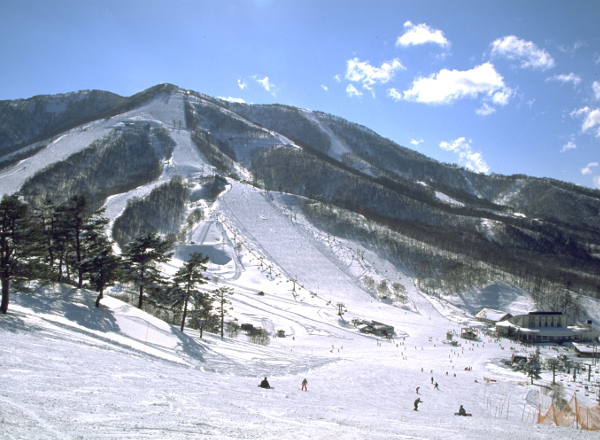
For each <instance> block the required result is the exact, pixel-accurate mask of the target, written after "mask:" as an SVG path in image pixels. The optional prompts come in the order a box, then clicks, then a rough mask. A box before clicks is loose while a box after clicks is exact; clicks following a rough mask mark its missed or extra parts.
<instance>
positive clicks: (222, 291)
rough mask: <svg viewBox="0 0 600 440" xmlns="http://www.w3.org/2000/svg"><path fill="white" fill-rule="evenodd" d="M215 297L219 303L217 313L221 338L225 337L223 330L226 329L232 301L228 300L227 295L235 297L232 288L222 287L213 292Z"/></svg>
mask: <svg viewBox="0 0 600 440" xmlns="http://www.w3.org/2000/svg"><path fill="white" fill-rule="evenodd" d="M212 293H213V297H214V299H215V300H216V302H217V312H218V314H219V318H220V321H221V322H220V327H221V337H223V335H224V332H223V329H224V327H225V315H226V314H227V312H228V310H229V307H230V305H231V301H229V300H228V299H227V295H233V289H232V288H231V287H220V288H218V289H215V290H213V291H212Z"/></svg>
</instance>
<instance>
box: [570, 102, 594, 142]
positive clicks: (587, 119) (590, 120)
mask: <svg viewBox="0 0 600 440" xmlns="http://www.w3.org/2000/svg"><path fill="white" fill-rule="evenodd" d="M571 117H579V118H581V117H583V118H584V121H583V124H582V125H581V131H584V132H585V131H588V130H589V129H591V128H594V127H596V126H598V129H597V131H596V137H599V138H600V109H594V110H592V109H591V108H589V107H583V108H580V109H579V110H575V111H572V112H571Z"/></svg>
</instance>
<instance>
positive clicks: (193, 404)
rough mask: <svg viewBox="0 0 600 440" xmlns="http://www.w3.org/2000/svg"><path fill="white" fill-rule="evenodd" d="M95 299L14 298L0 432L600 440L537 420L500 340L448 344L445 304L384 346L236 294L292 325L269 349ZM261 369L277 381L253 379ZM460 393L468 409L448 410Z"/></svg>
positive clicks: (308, 314)
mask: <svg viewBox="0 0 600 440" xmlns="http://www.w3.org/2000/svg"><path fill="white" fill-rule="evenodd" d="M249 271H251V270H249ZM258 272H260V271H258ZM257 275H258V274H254V276H257ZM95 296H96V295H95V293H93V292H88V291H85V290H77V289H75V288H72V287H67V286H63V285H54V286H48V287H44V288H42V287H38V289H37V290H36V292H35V295H33V296H29V295H25V294H14V295H13V297H12V303H11V309H10V313H9V314H8V315H6V316H3V317H2V319H0V331H1V332H2V339H3V344H2V348H1V349H0V350H1V353H2V354H1V357H0V359H1V365H2V369H1V373H0V402H2V404H1V405H0V420H2V433H1V434H0V438H27V439H75V438H86V439H101V438H102V439H104V438H115V439H118V438H140V439H142V438H143V439H148V438H155V439H185V438H216V439H282V438H283V439H292V438H293V439H298V438H300V439H309V438H312V439H330V438H334V437H339V436H343V437H344V438H348V439H365V438H373V439H391V438H410V439H494V438H498V439H500V438H514V439H564V438H580V439H587V438H596V436H597V434H595V433H590V432H581V431H576V430H572V429H567V428H556V427H551V426H538V425H534V424H533V423H532V419H533V417H534V413H535V410H536V408H537V405H538V404H539V403H540V402H541V401H543V399H542V397H540V395H539V391H540V387H538V386H531V385H529V384H528V379H527V378H525V377H524V376H523V375H522V374H518V373H513V372H511V371H509V370H506V369H505V368H503V367H501V366H500V364H499V363H498V359H499V358H505V357H506V356H507V355H508V354H509V345H510V344H509V343H508V341H498V342H494V341H490V340H487V339H486V340H484V341H480V342H476V343H473V344H472V343H470V342H467V341H464V340H463V341H461V345H460V346H458V347H452V346H448V345H445V344H443V343H442V342H441V338H442V337H443V336H444V335H443V333H445V332H444V331H445V330H447V329H454V330H457V329H458V327H457V325H456V323H453V322H452V321H450V320H448V319H447V318H445V317H444V316H443V315H442V314H439V313H434V314H432V316H420V315H419V316H420V319H414V317H412V316H411V314H410V313H409V312H403V313H404V317H405V318H404V319H402V322H403V324H402V325H400V326H398V328H397V335H403V336H404V337H396V338H394V339H393V340H392V341H386V340H384V341H382V340H380V339H378V338H376V337H374V336H371V335H363V334H360V333H358V332H357V331H356V330H355V329H354V328H353V327H352V326H351V325H348V324H347V323H343V322H340V320H339V319H338V318H339V317H337V316H336V315H334V314H332V313H327V312H326V313H323V312H324V309H323V308H320V307H316V306H315V305H311V304H307V303H301V302H297V301H294V300H293V299H290V298H289V297H288V298H285V297H283V296H282V297H277V296H276V295H269V294H267V295H265V296H258V295H256V293H255V292H252V291H251V289H246V290H245V289H237V290H236V293H235V294H234V296H233V297H232V299H233V300H234V310H236V314H237V316H238V317H240V318H242V319H244V318H246V317H248V316H249V315H250V314H253V315H254V316H255V317H256V318H259V317H262V319H266V320H271V321H272V322H274V323H276V324H275V325H276V326H280V325H284V324H286V325H287V326H288V327H287V329H288V330H290V333H289V334H288V335H287V336H286V337H285V338H277V337H273V338H272V342H271V344H270V345H269V346H266V347H265V346H260V345H255V344H252V343H250V342H249V341H248V340H247V338H246V337H245V336H243V335H238V337H236V338H233V339H232V338H228V337H225V338H224V339H222V340H221V339H220V338H219V337H218V336H216V335H212V334H206V333H205V337H204V339H200V338H199V337H198V336H199V335H198V332H197V331H192V330H186V332H185V333H181V332H180V331H179V330H178V329H177V327H176V326H171V325H169V324H166V323H164V322H162V321H160V320H158V319H156V318H154V317H152V316H149V315H147V314H146V313H144V312H141V311H139V310H137V309H136V308H134V307H132V306H129V305H127V304H125V303H122V302H121V301H119V300H116V299H113V298H106V299H104V300H103V301H102V306H101V308H99V309H97V308H95V307H94V300H95ZM434 303H435V301H434ZM382 307H384V308H385V307H389V306H385V305H384V306H382ZM431 307H432V309H431V310H433V309H435V308H436V307H439V305H435V304H432V305H431ZM412 315H414V314H412ZM265 328H266V327H265ZM503 348H504V349H503ZM516 348H517V349H522V348H520V347H516ZM466 366H470V367H472V371H465V370H464V367H466ZM453 367H454V368H453ZM421 369H423V371H421ZM446 371H448V372H449V375H448V376H446V374H445V372H446ZM455 373H456V377H454V374H455ZM265 376H267V377H268V378H269V381H270V384H271V386H273V387H274V389H273V390H263V389H260V388H258V387H257V385H258V383H259V382H260V380H261V379H262V378H263V377H265ZM485 377H488V378H490V379H493V380H494V382H486V381H485V379H484V378H485ZM303 378H307V379H308V391H307V392H304V391H301V390H300V382H301V381H302V379H303ZM431 378H434V381H436V382H437V383H438V384H439V390H435V389H434V388H433V385H432V384H431ZM546 379H548V377H547V375H546ZM563 379H564V380H567V379H566V378H563ZM416 387H420V389H419V395H418V396H417V394H416V391H415V389H416ZM417 397H420V398H421V400H422V401H423V402H422V403H421V404H420V406H419V411H418V412H417V411H414V410H413V405H412V403H413V400H414V399H416V398H417ZM579 398H580V399H583V400H584V399H586V397H585V396H584V395H583V393H581V396H580V397H579ZM588 402H589V403H590V404H591V401H590V399H589V398H588ZM461 404H462V405H464V407H465V408H466V409H467V411H468V412H470V413H472V414H473V417H471V418H458V417H455V416H453V413H454V412H456V411H457V410H458V406H459V405H461ZM502 404H504V407H503V408H502V415H501V416H500V409H499V406H500V405H502ZM522 419H523V421H522ZM527 419H529V420H528V421H527Z"/></svg>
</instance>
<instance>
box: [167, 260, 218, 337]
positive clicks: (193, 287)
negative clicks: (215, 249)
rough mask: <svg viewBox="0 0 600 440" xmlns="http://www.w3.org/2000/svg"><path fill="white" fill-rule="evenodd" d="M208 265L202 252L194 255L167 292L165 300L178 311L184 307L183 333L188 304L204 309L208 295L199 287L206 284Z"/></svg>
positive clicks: (176, 276) (176, 274)
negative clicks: (203, 273) (204, 273)
mask: <svg viewBox="0 0 600 440" xmlns="http://www.w3.org/2000/svg"><path fill="white" fill-rule="evenodd" d="M206 263H208V257H205V256H203V255H202V253H201V252H194V253H192V254H191V255H190V258H189V260H188V261H187V262H185V263H184V264H183V266H182V267H181V268H179V270H178V271H177V272H176V273H175V276H174V277H173V279H172V281H171V285H170V286H169V288H168V289H167V290H166V292H165V299H166V301H168V302H169V304H170V305H171V307H174V308H178V309H179V308H181V307H183V317H182V319H181V331H183V327H184V326H185V319H186V317H187V312H188V304H189V303H190V302H194V303H195V304H196V303H197V304H198V305H199V307H200V308H203V303H204V297H205V296H207V294H206V293H203V292H201V291H199V290H198V286H200V285H201V284H206V281H205V280H206V278H205V277H204V275H202V271H205V270H206Z"/></svg>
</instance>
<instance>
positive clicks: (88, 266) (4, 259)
mask: <svg viewBox="0 0 600 440" xmlns="http://www.w3.org/2000/svg"><path fill="white" fill-rule="evenodd" d="M103 213H104V210H103V209H95V210H94V209H91V208H90V207H89V204H88V202H87V200H86V198H85V197H84V196H73V197H71V198H70V199H69V200H68V201H66V202H64V203H62V204H54V203H53V202H52V201H51V200H47V201H46V202H45V203H44V204H43V205H42V206H40V207H37V208H33V209H32V208H30V206H29V205H28V204H27V203H25V202H23V201H21V200H20V199H19V198H18V197H15V196H9V195H4V196H3V198H2V200H1V201H0V281H1V285H2V301H1V304H0V312H1V313H3V314H6V313H7V312H8V307H9V299H10V297H9V295H10V291H11V283H15V282H17V283H18V282H20V281H22V280H47V281H58V282H67V283H71V284H74V285H76V286H77V287H78V288H83V287H89V288H93V289H94V290H95V291H96V292H97V293H98V296H97V298H96V303H95V305H96V307H100V301H101V300H102V299H103V297H104V291H105V288H107V287H108V286H111V285H114V284H116V283H121V284H127V283H128V284H131V285H134V286H135V287H136V291H137V295H138V307H139V308H140V309H141V308H142V307H143V305H144V301H145V300H147V301H149V302H151V303H153V304H154V305H157V306H159V307H160V308H163V309H168V310H173V311H177V312H181V313H182V320H181V330H182V331H183V328H184V326H185V323H186V319H188V314H189V315H191V316H190V318H191V321H192V324H193V325H194V327H196V328H199V329H200V330H201V332H202V330H203V329H206V328H211V329H214V328H215V327H216V328H219V327H220V331H221V336H223V332H224V325H225V316H226V315H227V312H228V310H229V304H230V302H229V301H228V299H227V297H228V296H229V295H231V294H233V290H232V289H231V288H228V287H220V288H217V289H214V290H212V291H210V292H207V291H206V290H201V289H200V286H202V285H203V284H206V283H207V281H208V278H207V277H206V276H205V274H204V273H205V271H206V265H207V263H208V256H204V255H203V254H202V253H199V252H194V253H192V254H190V256H189V259H188V261H187V262H185V263H184V264H183V266H182V267H181V268H180V269H179V270H178V271H177V272H176V273H175V274H174V276H173V277H170V278H169V277H167V276H165V274H164V273H162V272H161V270H160V266H159V264H160V263H164V262H167V261H169V260H170V259H171V257H172V255H173V253H172V252H170V248H171V246H172V243H171V242H169V241H168V240H166V239H163V238H161V237H160V236H159V235H158V234H157V233H155V232H148V233H142V234H139V235H137V236H135V237H134V238H132V239H131V240H130V241H129V242H127V243H126V244H124V246H123V247H122V250H123V251H122V253H121V254H116V253H115V252H114V251H113V245H114V243H113V242H112V241H111V240H110V239H109V238H108V237H107V236H106V234H105V227H106V225H107V224H108V222H109V220H108V219H107V218H106V217H103Z"/></svg>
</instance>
